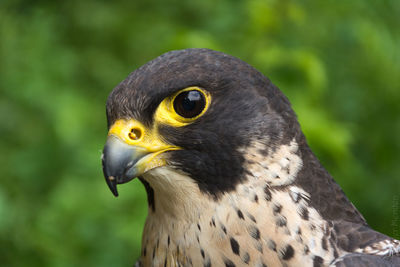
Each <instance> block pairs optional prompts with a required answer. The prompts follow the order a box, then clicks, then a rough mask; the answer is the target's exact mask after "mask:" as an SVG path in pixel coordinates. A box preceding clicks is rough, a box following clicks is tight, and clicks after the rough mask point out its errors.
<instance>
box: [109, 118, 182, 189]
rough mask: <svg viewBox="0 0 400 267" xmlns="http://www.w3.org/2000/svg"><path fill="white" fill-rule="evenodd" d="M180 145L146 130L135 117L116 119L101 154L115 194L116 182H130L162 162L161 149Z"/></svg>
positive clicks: (161, 164)
mask: <svg viewBox="0 0 400 267" xmlns="http://www.w3.org/2000/svg"><path fill="white" fill-rule="evenodd" d="M178 149H180V148H179V147H176V146H172V145H169V144H166V143H164V142H163V141H162V140H161V138H160V137H159V136H158V134H157V133H156V132H154V131H148V132H146V130H145V128H144V126H143V125H142V124H140V123H139V122H137V121H134V120H128V121H127V120H118V121H116V122H115V123H114V124H113V126H111V128H110V131H109V133H108V137H107V141H106V144H105V146H104V150H103V155H102V165H103V173H104V177H105V179H106V182H107V185H108V187H109V188H110V190H111V192H112V193H113V194H114V196H118V190H117V184H123V183H126V182H129V181H130V180H132V179H133V178H135V177H138V176H140V175H142V174H143V173H145V172H146V171H148V170H151V169H153V168H156V167H160V166H165V165H166V164H167V163H166V160H165V158H164V157H163V156H159V155H160V154H162V153H163V152H166V151H170V150H178Z"/></svg>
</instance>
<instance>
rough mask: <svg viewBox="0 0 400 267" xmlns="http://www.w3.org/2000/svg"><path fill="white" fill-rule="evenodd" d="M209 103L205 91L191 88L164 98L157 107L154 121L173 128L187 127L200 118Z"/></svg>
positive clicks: (209, 98) (209, 97)
mask: <svg viewBox="0 0 400 267" xmlns="http://www.w3.org/2000/svg"><path fill="white" fill-rule="evenodd" d="M210 103H211V95H210V93H209V92H207V91H206V90H204V89H202V88H200V87H197V86H191V87H187V88H185V89H182V90H180V91H178V92H176V93H174V94H173V95H171V96H169V97H167V98H165V99H164V100H163V101H162V102H161V104H160V105H159V106H158V108H157V110H156V113H155V120H156V121H159V122H161V123H163V124H169V125H172V126H175V127H182V126H185V125H188V124H190V123H192V122H193V121H195V120H196V119H198V118H199V117H201V116H202V115H203V114H204V113H205V112H206V111H207V109H208V107H209V106H210Z"/></svg>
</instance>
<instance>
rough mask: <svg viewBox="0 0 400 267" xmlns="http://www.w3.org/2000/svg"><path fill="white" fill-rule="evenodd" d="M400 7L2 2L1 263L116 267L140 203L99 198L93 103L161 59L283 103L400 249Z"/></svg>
mask: <svg viewBox="0 0 400 267" xmlns="http://www.w3.org/2000/svg"><path fill="white" fill-rule="evenodd" d="M399 14H400V1H398V0H382V1H376V0H368V1H367V0H364V1H361V0H353V1H337V0H324V1H320V0H306V1H290V0H250V1H238V0H236V1H229V0H216V1H215V0H207V1H206V0H196V1H180V0H172V1H163V0H142V1H95V0H89V1H78V0H69V1H45V0H42V1H29V0H27V1H23V0H1V1H0V92H1V98H0V134H1V138H0V150H1V153H0V175H1V180H0V181H1V184H0V259H1V264H2V265H4V266H71V265H72V264H75V265H78V266H126V265H132V263H133V262H134V261H135V259H136V258H137V257H138V255H139V249H140V238H141V231H142V227H143V224H144V220H145V216H146V212H147V207H146V206H147V204H146V200H145V197H146V196H145V192H144V189H143V188H142V185H141V184H140V183H139V182H138V181H134V182H131V183H129V184H127V185H124V186H120V187H119V190H120V197H119V198H114V197H113V196H112V194H111V193H110V192H109V190H108V188H107V186H106V184H105V181H104V178H103V175H102V171H101V164H100V154H101V150H102V146H103V143H104V141H105V136H106V132H107V130H106V118H105V101H106V98H107V95H108V94H109V92H110V91H111V90H112V88H113V87H114V86H115V85H117V84H118V83H119V82H120V81H121V80H122V79H124V78H125V77H126V76H127V75H128V74H129V73H130V72H131V71H133V70H134V69H135V68H137V67H139V66H140V65H142V64H144V63H146V62H147V61H149V60H151V59H153V58H155V57H156V56H158V55H160V54H161V53H164V52H166V51H169V50H174V49H182V48H188V47H207V48H212V49H216V50H220V51H223V52H225V53H228V54H231V55H234V56H237V57H239V58H241V59H243V60H245V61H247V62H248V63H250V64H252V65H253V66H255V67H256V68H257V69H259V70H260V71H262V72H263V73H264V74H265V75H266V76H268V77H269V78H270V79H271V80H272V81H273V82H274V83H275V84H276V85H278V86H279V87H280V88H281V89H282V90H283V92H284V93H285V94H286V95H287V96H288V97H289V99H290V100H291V102H292V104H293V106H294V109H295V111H296V112H297V114H298V116H299V120H300V122H301V124H302V127H303V129H304V131H305V134H306V136H307V137H308V140H309V143H310V145H311V146H312V148H313V150H314V151H315V153H316V154H317V155H318V156H319V158H320V159H321V161H322V163H323V164H324V166H325V167H326V168H327V169H328V170H329V171H330V172H331V174H333V175H334V177H335V179H336V180H337V181H338V183H339V184H340V185H341V186H342V187H343V189H344V191H345V192H346V193H347V195H348V196H349V198H350V199H351V200H352V201H353V203H354V204H355V205H356V206H357V207H358V208H359V210H360V211H361V212H362V213H363V214H364V215H365V217H366V219H367V220H368V222H369V223H370V225H371V226H372V227H374V228H375V229H377V230H379V231H382V232H384V233H386V234H388V235H391V236H395V237H397V238H400V219H399V214H400V210H399V207H400V203H399V202H400V200H399V199H400V162H399V160H400V137H399V135H400V104H399V101H400V32H399V28H400V25H399V24H400V23H399V17H398V16H399Z"/></svg>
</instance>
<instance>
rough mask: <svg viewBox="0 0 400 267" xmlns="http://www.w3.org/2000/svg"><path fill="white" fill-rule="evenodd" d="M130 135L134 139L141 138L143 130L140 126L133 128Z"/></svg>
mask: <svg viewBox="0 0 400 267" xmlns="http://www.w3.org/2000/svg"><path fill="white" fill-rule="evenodd" d="M128 136H129V138H130V139H132V140H135V141H136V140H139V139H140V138H141V137H142V130H141V129H140V128H132V129H131V131H130V132H129V134H128Z"/></svg>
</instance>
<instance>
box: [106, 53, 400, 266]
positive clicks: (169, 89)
mask: <svg viewBox="0 0 400 267" xmlns="http://www.w3.org/2000/svg"><path fill="white" fill-rule="evenodd" d="M107 120H108V128H109V132H108V137H107V141H106V144H105V147H104V151H103V155H102V164H103V171H104V175H105V178H106V181H107V184H108V186H109V188H110V189H111V191H112V193H113V194H114V195H115V196H117V195H118V192H117V184H122V183H126V182H128V181H130V180H132V179H133V178H135V177H138V179H140V181H141V182H142V183H143V184H144V187H145V189H146V191H147V196H148V206H149V212H148V217H147V220H146V223H145V226H144V232H143V238H142V249H141V257H140V266H229V267H230V266H260V267H262V266H297V267H298V266H400V242H399V241H398V240H395V239H393V238H390V237H388V236H386V235H384V234H381V233H379V232H376V231H374V230H373V229H371V228H370V227H369V226H368V224H367V223H366V221H365V219H364V218H363V216H362V215H361V214H360V213H359V212H358V211H357V209H356V208H355V207H354V206H353V204H352V203H351V202H350V201H349V200H348V198H347V197H346V196H345V194H344V193H343V191H342V190H341V188H340V187H339V185H338V184H337V183H336V182H335V181H334V180H333V178H332V177H331V176H330V175H329V174H328V172H327V171H326V170H325V169H324V168H323V167H322V166H321V163H320V162H319V161H318V159H317V158H316V156H315V155H314V154H313V152H312V151H311V149H310V148H309V146H308V145H307V142H306V138H305V137H304V134H303V133H302V131H301V128H300V125H299V123H298V121H297V118H296V115H295V113H294V111H293V110H292V108H291V105H290V103H289V101H288V99H287V98H286V97H285V96H284V95H283V93H282V92H281V91H280V90H279V89H278V88H277V87H276V86H274V85H273V84H272V83H271V82H270V80H269V79H268V78H266V77H265V76H264V75H262V74H261V73H260V72H259V71H257V70H256V69H254V68H253V67H251V66H250V65H248V64H247V63H245V62H243V61H241V60H240V59H238V58H235V57H232V56H229V55H226V54H224V53H221V52H217V51H213V50H209V49H185V50H179V51H171V52H168V53H166V54H163V55H161V56H159V57H158V58H156V59H154V60H152V61H150V62H148V63H147V64H145V65H143V66H142V67H140V68H138V69H137V70H135V71H134V72H132V73H131V74H130V75H129V76H128V77H127V78H126V79H125V80H124V81H122V82H121V83H120V84H119V85H118V86H117V87H116V88H115V89H114V90H113V91H112V92H111V94H110V95H109V97H108V100H107Z"/></svg>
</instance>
